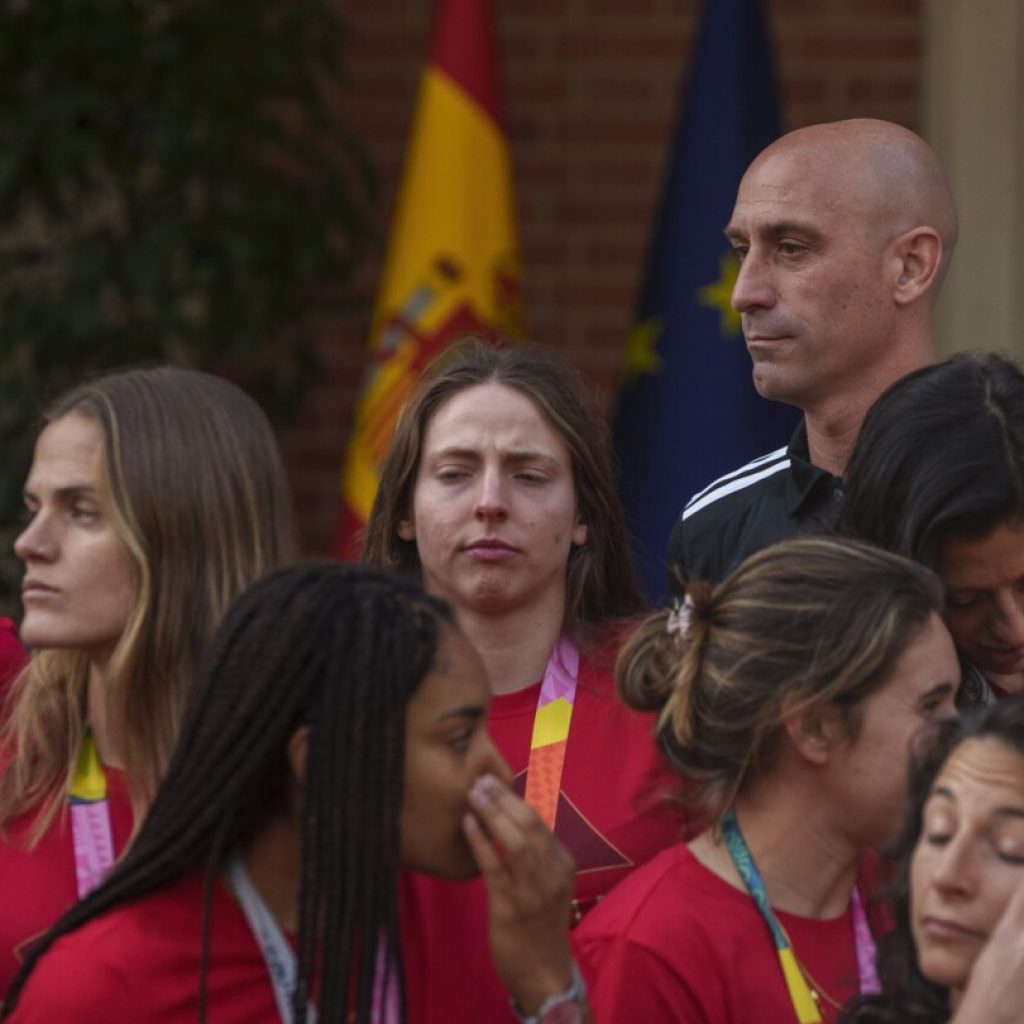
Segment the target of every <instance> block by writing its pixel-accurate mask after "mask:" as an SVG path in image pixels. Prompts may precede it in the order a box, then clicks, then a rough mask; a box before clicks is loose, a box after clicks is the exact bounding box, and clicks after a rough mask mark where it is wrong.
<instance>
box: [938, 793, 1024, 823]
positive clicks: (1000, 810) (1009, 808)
mask: <svg viewBox="0 0 1024 1024" xmlns="http://www.w3.org/2000/svg"><path fill="white" fill-rule="evenodd" d="M928 796H929V797H933V796H941V797H945V798H946V799H947V800H949V801H950V802H951V803H954V804H955V803H956V802H957V801H956V797H955V796H954V795H953V791H952V790H951V789H950V788H949V787H948V786H936V787H935V788H934V789H933V790H932V791H931V793H929V794H928ZM992 814H994V815H999V817H1001V818H1020V819H1022V820H1024V807H1020V806H1017V805H1015V804H1000V805H999V806H998V807H993V808H992Z"/></svg>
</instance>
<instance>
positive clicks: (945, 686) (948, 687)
mask: <svg viewBox="0 0 1024 1024" xmlns="http://www.w3.org/2000/svg"><path fill="white" fill-rule="evenodd" d="M947 693H956V687H955V686H954V685H953V684H952V683H936V685H935V686H933V687H932V688H931V689H930V690H925V692H924V693H922V694H921V695H920V697H918V698H917V702H918V704H923V703H925V701H929V700H931V699H932V698H933V697H940V696H941V697H945V696H946V694H947Z"/></svg>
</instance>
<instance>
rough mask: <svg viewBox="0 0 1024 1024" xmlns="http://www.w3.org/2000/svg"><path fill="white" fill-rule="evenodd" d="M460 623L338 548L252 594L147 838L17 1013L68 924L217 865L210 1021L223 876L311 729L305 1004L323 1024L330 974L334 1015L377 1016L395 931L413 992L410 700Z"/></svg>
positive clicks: (302, 970)
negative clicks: (403, 929)
mask: <svg viewBox="0 0 1024 1024" xmlns="http://www.w3.org/2000/svg"><path fill="white" fill-rule="evenodd" d="M451 623H452V615H451V611H450V610H449V609H448V606H447V605H445V604H444V603H443V602H442V601H439V600H437V599H435V598H431V597H428V596H426V595H425V594H423V592H422V591H421V590H420V589H419V588H418V587H415V586H413V585H411V584H408V583H403V582H401V581H397V580H393V579H390V578H388V577H385V576H383V575H381V574H380V573H377V572H374V571H373V570H370V569H366V568H362V567H358V566H348V565H342V564H339V563H334V562H324V563H312V564H308V565H304V566H298V567H296V568H293V569H289V570H285V571H283V572H278V573H276V574H274V575H273V576H270V577H267V579H265V580H264V581H262V582H260V583H258V584H256V585H255V586H254V587H253V588H252V589H251V590H249V591H248V592H247V593H246V594H245V595H244V596H243V597H242V598H241V599H240V600H239V601H238V602H237V603H236V604H235V605H234V606H233V607H232V609H231V611H230V612H229V613H228V615H227V617H226V619H225V621H224V623H223V625H222V627H221V629H220V630H219V631H218V633H217V636H216V638H215V640H214V643H213V646H212V648H211V650H210V653H209V657H208V658H207V660H206V661H205V664H204V670H203V673H202V676H201V679H200V683H199V686H198V689H197V692H196V696H195V699H194V700H193V701H192V702H191V703H190V705H189V709H188V713H187V715H186V719H185V722H184V727H183V731H182V736H181V741H180V743H179V746H178V748H177V750H176V751H175V754H174V757H173V759H172V761H171V764H170V767H169V769H168V773H167V778H166V780H165V782H164V785H162V786H161V788H160V789H159V791H158V793H157V796H156V799H155V800H154V802H153V805H152V808H151V809H150V811H149V814H148V815H147V817H146V819H145V822H144V823H143V826H142V828H141V830H140V832H139V834H138V837H137V838H136V840H135V842H134V843H133V844H132V846H131V847H130V848H129V850H128V852H127V853H126V854H125V857H124V859H123V860H122V861H120V862H119V863H118V865H117V866H116V868H115V870H114V871H113V872H112V874H111V875H110V877H109V878H108V879H107V881H106V882H105V883H104V884H103V885H102V886H100V887H99V888H98V889H96V890H95V891H94V892H93V893H91V894H90V895H89V896H87V897H86V898H85V899H84V900H83V901H82V902H81V903H78V904H77V905H75V906H74V907H72V908H71V909H70V910H69V911H68V912H67V913H65V914H64V916H63V917H62V918H61V919H60V920H59V921H58V922H57V924H56V925H55V926H54V927H53V928H52V929H51V930H50V931H49V932H48V933H47V935H46V936H45V937H44V939H43V940H42V941H41V943H40V944H39V945H38V947H37V948H35V949H34V950H33V952H32V954H31V955H30V956H29V957H28V959H27V961H26V963H25V965H24V966H23V968H22V970H21V971H20V973H19V974H18V976H17V978H16V980H15V982H14V984H13V985H12V987H11V989H10V992H9V994H8V997H7V1002H6V1003H5V1007H4V1009H5V1012H10V1010H11V1009H12V1008H13V1006H14V1005H15V1001H16V999H17V997H18V993H19V991H20V990H21V988H22V986H23V985H24V983H25V980H26V978H27V976H28V974H29V972H30V971H31V970H32V967H33V965H34V963H35V962H36V960H37V959H38V958H39V956H40V955H41V954H42V953H43V952H45V950H46V949H47V948H48V947H49V946H50V945H51V944H52V943H53V942H54V941H55V940H56V939H57V938H58V937H60V936H61V935H64V934H66V933H68V932H70V931H73V930H74V929H76V928H79V927H80V926H81V925H83V924H84V923H85V922H87V921H89V920H91V919H92V918H94V917H96V916H97V915H99V914H101V913H103V912H104V911H106V910H109V909H110V908H112V907H115V906H118V905H121V904H124V903H127V902H129V901H130V900H133V899H137V898H138V897H140V896H142V895H144V894H146V893H149V892H151V891H153V890H154V889H156V888H157V887H159V886H161V885H164V884H166V883H168V882H171V881H173V880H175V879H177V878H180V877H181V876H182V875H184V874H185V873H186V872H188V871H191V870H194V869H196V868H200V867H204V868H205V869H206V882H205V905H204V912H203V921H204V925H203V947H202V961H201V962H202V972H201V975H200V979H199V986H200V991H199V999H200V1002H199V1007H200V1012H199V1019H200V1021H202V1020H204V1019H205V988H206V985H205V981H206V966H207V959H208V945H209V928H210V920H209V915H210V901H211V895H212V886H213V884H214V881H215V879H216V876H217V874H218V872H220V871H221V870H222V869H223V868H224V867H225V865H226V862H227V860H228V859H229V858H230V857H231V855H232V854H233V853H234V851H235V850H236V849H237V848H238V847H239V846H240V845H241V844H243V843H244V842H245V841H246V839H247V838H248V837H249V836H250V835H251V834H253V832H254V830H255V829H257V828H258V826H259V825H260V824H261V822H262V820H263V816H264V815H265V814H266V813H267V805H268V794H270V795H273V794H279V795H280V796H281V797H283V795H284V793H283V785H284V783H283V780H285V779H286V778H287V772H288V762H287V745H288V741H289V739H290V738H291V737H292V736H293V734H294V733H295V731H296V730H297V729H299V728H300V727H302V726H309V730H310V731H309V739H308V747H307V760H306V772H305V779H304V782H303V786H302V797H301V809H300V812H299V821H300V829H301V865H302V866H301V882H300V895H299V926H298V936H297V959H298V978H297V984H296V990H295V993H294V995H293V999H292V1010H293V1013H294V1014H295V1020H296V1021H303V1020H305V1014H306V1006H307V1002H308V999H309V994H310V983H311V980H312V979H313V978H317V979H318V997H317V998H318V1003H319V1007H320V1009H319V1014H320V1019H321V1020H323V1021H325V1022H328V1021H345V1020H349V1019H353V1020H355V1021H358V1022H359V1024H368V1022H369V1021H370V1019H371V1002H372V996H373V992H374V983H375V978H376V975H377V971H378V967H377V963H376V961H377V957H375V956H373V955H367V950H371V951H372V950H376V949H377V948H378V942H383V943H384V944H385V948H386V949H387V952H388V958H387V960H388V966H387V969H388V970H390V971H393V972H394V973H395V974H397V980H398V985H399V990H400V991H401V990H402V989H403V984H402V970H401V956H400V951H399V943H398V920H397V880H398V870H399V815H400V805H401V797H402V777H403V765H404V757H405V708H406V704H407V703H408V701H409V698H410V697H411V695H412V694H413V693H414V691H415V690H416V688H417V687H418V686H419V684H420V681H421V680H422V679H423V677H424V676H425V675H426V674H427V673H428V672H429V671H430V669H431V667H432V666H433V664H434V662H435V657H436V653H437V649H438V644H439V639H440V636H441V632H442V629H443V628H444V626H445V625H450V624H451ZM326 965H329V967H327V966H326ZM377 980H380V979H377ZM351 988H354V992H352V993H351V999H350V989H351ZM403 1003H404V996H403ZM350 1006H351V1007H353V1008H354V1009H355V1011H356V1015H355V1017H354V1018H349V1017H348V1011H349V1007H350Z"/></svg>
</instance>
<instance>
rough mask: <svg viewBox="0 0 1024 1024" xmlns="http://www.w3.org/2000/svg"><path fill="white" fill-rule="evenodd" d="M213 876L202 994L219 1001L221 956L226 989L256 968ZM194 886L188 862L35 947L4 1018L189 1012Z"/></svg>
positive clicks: (256, 976) (87, 1023)
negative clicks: (175, 875)
mask: <svg viewBox="0 0 1024 1024" xmlns="http://www.w3.org/2000/svg"><path fill="white" fill-rule="evenodd" d="M214 886H215V888H214V892H213V901H212V905H211V941H210V961H211V975H210V980H209V982H208V994H209V995H210V996H211V997H212V998H213V999H214V1001H216V1002H220V1001H221V999H220V991H221V988H222V982H223V981H224V978H223V977H221V975H222V974H223V973H224V972H223V970H221V969H220V968H221V966H222V965H223V964H227V965H228V972H229V973H230V975H231V977H230V978H229V979H227V980H228V982H229V984H228V985H227V986H226V987H227V988H229V989H230V990H231V991H232V992H237V991H240V990H241V989H242V988H246V987H252V985H254V984H255V987H256V988H257V989H259V988H260V986H259V985H258V984H256V983H257V982H259V981H260V980H261V978H265V974H266V968H265V966H264V964H263V961H262V958H261V957H260V954H259V950H258V948H257V947H256V945H255V943H254V942H253V940H252V937H251V933H250V932H249V931H248V927H247V926H246V924H245V920H244V918H243V917H242V915H241V912H240V910H239V909H238V907H237V904H236V903H235V901H234V900H233V899H232V897H231V896H230V895H229V894H228V893H227V891H226V889H225V887H224V885H223V883H221V882H219V881H217V882H214ZM203 892H204V880H203V873H202V872H192V873H190V874H188V875H185V876H184V877H183V878H181V879H178V880H176V881H174V882H172V883H169V884H168V885H165V886H162V887H161V888H159V889H157V890H155V891H153V892H152V893H148V894H146V895H145V896H142V897H141V898H139V899H138V900H134V901H132V902H129V903H125V904H123V905H120V906H117V907H114V908H112V909H111V910H109V911H107V912H106V913H103V914H101V915H99V916H98V917H96V918H94V919H93V920H91V921H88V922H86V923H85V924H84V925H82V926H81V927H80V928H78V929H77V930H75V931H74V932H71V933H69V934H67V935H63V936H61V937H60V938H58V939H57V940H56V941H55V942H54V943H53V945H52V946H51V947H50V948H49V949H48V950H47V951H46V953H45V954H44V955H43V956H42V957H40V959H39V962H38V963H37V965H36V967H35V969H34V970H33V971H32V974H31V975H30V976H29V978H28V980H27V982H26V984H25V988H24V990H23V992H22V995H21V998H20V999H19V1001H18V1008H17V1010H16V1012H15V1014H14V1015H13V1016H12V1017H11V1018H10V1019H11V1020H12V1021H18V1022H21V1024H36V1022H40V1024H41V1022H43V1021H56V1020H74V1021H76V1022H82V1024H93V1022H95V1024H100V1022H103V1024H106V1022H108V1021H110V1020H112V1019H117V1020H139V1021H142V1020H145V1021H151V1022H157V1021H160V1022H164V1021H167V1022H171V1021H175V1022H176V1021H178V1020H181V1021H184V1020H194V1019H195V1007H196V1005H197V1003H196V1000H197V996H198V983H199V967H200V961H201V956H202V947H201V935H202V906H203ZM242 981H244V982H245V984H244V985H243V984H241V982H242ZM252 998H253V999H256V1000H257V1001H262V999H263V998H264V993H262V990H260V991H258V992H257V991H254V992H253V993H252ZM237 1019H239V1020H242V1019H245V1018H244V1017H238V1018H237Z"/></svg>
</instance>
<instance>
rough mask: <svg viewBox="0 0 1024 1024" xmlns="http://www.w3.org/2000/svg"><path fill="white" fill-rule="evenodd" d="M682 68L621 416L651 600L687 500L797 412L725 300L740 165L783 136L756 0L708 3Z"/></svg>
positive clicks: (636, 532) (627, 490) (622, 450)
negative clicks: (774, 394) (773, 398)
mask: <svg viewBox="0 0 1024 1024" xmlns="http://www.w3.org/2000/svg"><path fill="white" fill-rule="evenodd" d="M691 68H692V70H691V73H690V75H689V81H688V83H687V86H686V91H685V93H684V96H683V101H684V102H682V103H681V104H680V111H681V115H680V120H679V124H678V128H677V133H676V138H675V146H674V150H673V153H672V156H671V162H670V165H669V169H668V176H667V179H666V181H665V183H664V185H663V192H662V198H661V204H660V209H659V212H658V218H657V223H656V227H655V236H654V245H653V249H652V251H651V259H650V265H649V267H648V270H647V280H646V283H645V286H644V290H643V294H642V298H641V301H640V304H639V308H638V311H637V317H636V326H635V327H634V328H633V330H632V332H631V333H630V337H629V341H628V344H627V350H626V359H625V367H624V382H623V390H622V397H621V404H620V407H619V415H618V422H617V424H616V445H617V448H618V451H619V457H620V459H621V464H622V467H623V473H624V498H625V503H626V512H627V515H628V517H629V525H630V530H631V532H632V534H633V537H634V541H635V547H636V557H637V566H638V568H639V570H640V574H641V579H642V580H643V581H644V583H645V585H646V587H647V591H648V593H649V594H650V596H651V597H653V598H658V597H660V596H661V595H662V594H663V593H664V592H665V588H666V584H667V580H668V577H667V569H666V565H665V550H666V546H667V544H668V536H669V532H670V531H671V528H672V524H673V522H674V521H675V517H676V516H677V515H678V514H679V512H680V510H681V509H682V507H683V504H684V503H685V502H686V501H687V500H688V499H689V498H690V496H691V495H692V494H694V493H695V492H696V491H698V490H699V489H700V488H701V487H703V486H705V485H706V484H708V483H710V482H711V481H712V480H713V479H715V478H716V477H718V476H721V475H722V474H723V473H725V472H728V471H729V470H730V469H735V468H736V467H738V466H740V465H742V464H743V463H745V462H747V461H748V460H749V459H751V458H753V457H754V456H756V455H759V454H762V453H764V452H767V451H770V450H771V449H773V448H778V447H780V446H782V445H784V444H785V443H786V442H787V441H788V439H789V435H790V434H791V433H792V431H793V428H794V427H795V425H796V421H797V418H798V415H799V414H798V413H797V411H796V410H794V409H792V408H791V407H789V406H786V405H782V404H780V403H778V402H769V401H767V400H765V399H763V398H761V397H760V396H759V395H758V394H757V392H756V391H755V390H754V385H753V383H752V380H751V367H750V357H749V356H748V355H747V351H746V346H745V345H744V343H743V336H742V334H741V333H740V318H739V314H738V313H736V312H734V311H733V309H732V308H731V307H730V305H729V296H730V294H731V292H732V285H733V282H734V281H735V280H736V272H737V269H738V267H737V264H736V263H735V261H734V259H733V257H732V254H731V251H730V246H729V245H728V243H727V242H726V240H725V237H724V236H723V234H722V229H723V228H724V227H725V225H726V224H727V223H728V221H729V217H730V215H731V214H732V207H733V202H734V200H735V198H736V190H737V187H738V186H739V182H740V178H741V177H742V176H743V172H744V171H745V170H746V168H747V166H748V164H749V163H750V162H751V160H753V158H754V157H755V156H756V155H757V154H758V153H759V152H760V151H761V150H762V149H764V147H765V146H767V145H768V143H769V142H771V141H772V140H773V139H775V138H777V137H778V136H779V134H780V131H781V128H780V121H779V111H778V102H777V99H776V89H775V76H774V72H773V66H772V54H771V46H770V44H769V41H768V38H767V34H766V32H765V26H764V19H763V14H762V10H761V4H760V2H759V0H707V2H706V3H705V5H704V21H703V25H702V27H701V30H700V35H699V38H698V41H697V48H696V54H695V57H694V60H693V62H692V65H691Z"/></svg>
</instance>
